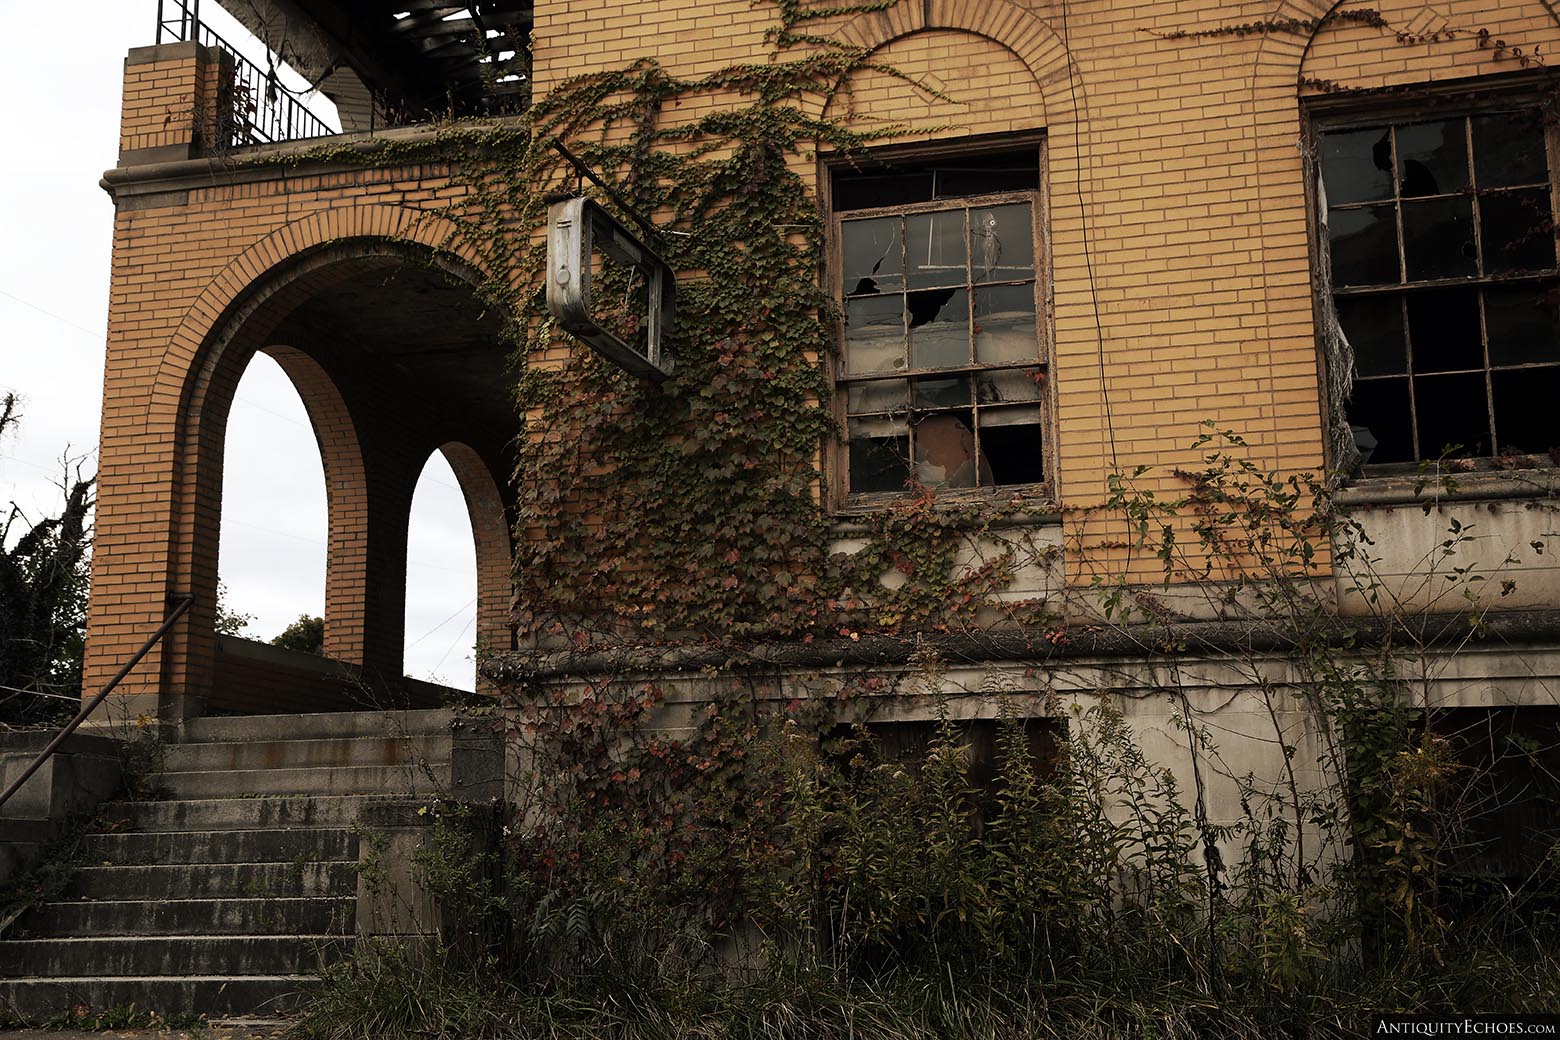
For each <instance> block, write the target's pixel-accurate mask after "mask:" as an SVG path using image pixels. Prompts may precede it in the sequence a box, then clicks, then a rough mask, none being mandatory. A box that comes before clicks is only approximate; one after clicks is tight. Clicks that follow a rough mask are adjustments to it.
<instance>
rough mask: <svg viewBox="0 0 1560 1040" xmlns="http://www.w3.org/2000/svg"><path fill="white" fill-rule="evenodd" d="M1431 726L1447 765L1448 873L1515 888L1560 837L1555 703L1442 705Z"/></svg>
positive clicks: (1559, 732)
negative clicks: (1443, 742)
mask: <svg viewBox="0 0 1560 1040" xmlns="http://www.w3.org/2000/svg"><path fill="white" fill-rule="evenodd" d="M1431 728H1432V729H1433V730H1435V731H1436V732H1437V733H1438V734H1439V735H1441V736H1442V737H1443V738H1444V739H1445V740H1446V741H1447V743H1448V746H1449V750H1450V751H1451V762H1452V764H1453V769H1452V770H1451V772H1450V773H1449V776H1448V785H1447V790H1446V791H1445V792H1444V793H1443V795H1442V796H1441V800H1440V808H1441V810H1442V812H1443V814H1444V815H1445V817H1446V818H1447V824H1446V826H1447V828H1448V830H1449V833H1447V834H1445V835H1443V841H1444V842H1445V844H1446V845H1447V853H1446V855H1447V867H1448V869H1449V872H1450V874H1451V875H1452V876H1453V877H1463V878H1482V879H1498V880H1501V881H1504V882H1505V883H1507V884H1508V885H1511V886H1516V887H1520V886H1521V885H1522V884H1523V882H1525V881H1526V880H1527V879H1528V878H1530V877H1531V876H1532V875H1533V874H1534V872H1535V871H1538V870H1540V869H1541V868H1542V867H1543V866H1544V864H1545V863H1546V861H1548V860H1549V858H1550V857H1551V856H1552V855H1553V850H1554V849H1555V847H1556V843H1557V842H1560V708H1555V707H1553V706H1548V705H1530V706H1527V707H1521V708H1447V709H1441V710H1439V711H1437V712H1435V713H1434V715H1433V716H1432V719H1431Z"/></svg>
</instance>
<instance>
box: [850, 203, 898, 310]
mask: <svg viewBox="0 0 1560 1040" xmlns="http://www.w3.org/2000/svg"><path fill="white" fill-rule="evenodd" d="M841 235H842V237H843V239H844V253H845V257H844V260H845V294H846V295H847V296H864V295H870V294H872V293H884V292H894V291H896V290H898V289H902V288H903V287H904V258H903V257H902V256H901V255H900V254H901V252H902V251H903V249H902V244H901V242H900V220H899V218H898V217H878V218H876V219H875V220H849V221H846V222H845V224H844V225H843V226H842V231H841Z"/></svg>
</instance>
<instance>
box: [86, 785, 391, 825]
mask: <svg viewBox="0 0 1560 1040" xmlns="http://www.w3.org/2000/svg"><path fill="white" fill-rule="evenodd" d="M373 798H374V796H373V795H361V794H348V795H334V796H332V797H329V798H308V797H304V796H301V795H300V796H292V797H267V798H198V799H183V800H181V801H173V802H110V803H108V804H107V805H105V806H104V807H103V813H104V816H105V818H106V819H107V820H108V821H109V822H110V823H113V824H117V825H119V826H121V827H128V828H130V829H131V830H135V831H252V830H266V829H271V828H275V829H277V830H287V829H290V828H294V827H351V826H352V825H353V824H354V823H356V822H357V818H358V812H359V811H360V810H361V808H362V807H363V805H364V804H366V803H368V802H370V801H372V800H373Z"/></svg>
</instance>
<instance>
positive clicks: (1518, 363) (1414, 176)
mask: <svg viewBox="0 0 1560 1040" xmlns="http://www.w3.org/2000/svg"><path fill="white" fill-rule="evenodd" d="M1548 137H1549V131H1548V130H1546V128H1545V126H1544V122H1543V120H1542V119H1541V118H1540V115H1539V113H1537V112H1530V111H1526V112H1525V111H1509V112H1508V111H1500V112H1475V113H1470V114H1461V115H1456V116H1449V117H1444V118H1436V119H1415V120H1414V121H1404V122H1392V123H1380V122H1378V123H1377V124H1375V125H1367V126H1357V125H1355V126H1337V127H1335V128H1329V129H1324V130H1323V131H1322V133H1321V135H1320V155H1321V166H1322V171H1321V172H1322V177H1321V209H1322V215H1323V228H1322V235H1323V238H1324V247H1325V250H1326V255H1327V258H1328V262H1329V272H1330V276H1331V284H1330V289H1331V292H1332V295H1333V302H1334V304H1335V305H1336V309H1337V314H1338V321H1339V324H1340V326H1341V328H1342V331H1343V334H1344V337H1345V338H1346V339H1347V340H1348V342H1349V345H1350V347H1351V348H1352V350H1353V355H1354V368H1355V373H1354V380H1353V387H1352V397H1351V399H1350V401H1349V403H1348V406H1347V420H1348V423H1349V425H1350V427H1351V429H1352V431H1353V433H1354V438H1355V443H1356V445H1357V446H1358V447H1359V449H1360V454H1361V456H1362V458H1363V460H1364V461H1365V462H1367V463H1371V464H1382V463H1414V462H1418V461H1420V460H1426V459H1429V460H1434V459H1437V458H1441V457H1444V456H1469V457H1478V456H1494V455H1501V456H1511V455H1522V454H1547V453H1549V452H1550V451H1551V449H1553V448H1555V447H1556V446H1557V445H1560V426H1556V424H1555V423H1554V422H1553V421H1552V420H1551V418H1550V415H1549V410H1550V408H1551V407H1552V402H1554V401H1556V400H1560V277H1557V273H1560V272H1557V267H1556V257H1555V231H1554V209H1553V200H1552V186H1551V170H1550V163H1549V158H1548ZM1338 375H1340V376H1341V373H1340V374H1338Z"/></svg>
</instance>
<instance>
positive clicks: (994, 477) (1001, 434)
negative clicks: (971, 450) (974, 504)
mask: <svg viewBox="0 0 1560 1040" xmlns="http://www.w3.org/2000/svg"><path fill="white" fill-rule="evenodd" d="M1043 436H1044V433H1043V430H1042V428H1041V426H1040V409H1039V408H1033V407H1030V408H983V409H981V412H980V453H981V456H982V457H983V458H984V459H985V462H986V466H987V467H988V469H989V471H990V474H991V483H993V484H997V485H1011V484H1038V483H1040V482H1041V481H1042V480H1044V479H1045V459H1044V455H1045V453H1044V451H1043V450H1042V449H1043Z"/></svg>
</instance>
